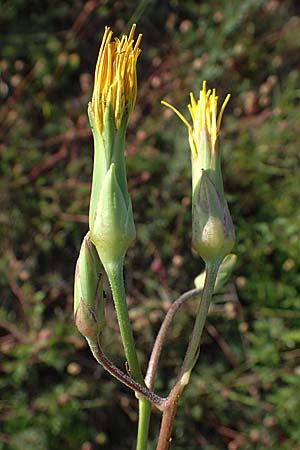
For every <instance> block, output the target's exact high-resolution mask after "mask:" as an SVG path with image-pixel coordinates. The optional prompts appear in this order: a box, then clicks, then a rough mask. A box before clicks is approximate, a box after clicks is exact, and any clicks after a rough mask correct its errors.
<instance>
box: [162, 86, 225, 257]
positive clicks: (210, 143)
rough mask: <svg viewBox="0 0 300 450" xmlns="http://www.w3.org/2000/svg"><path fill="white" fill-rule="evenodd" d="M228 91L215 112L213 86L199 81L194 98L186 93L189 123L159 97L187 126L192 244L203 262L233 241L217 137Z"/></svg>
mask: <svg viewBox="0 0 300 450" xmlns="http://www.w3.org/2000/svg"><path fill="white" fill-rule="evenodd" d="M229 98H230V95H229V94H228V95H227V96H226V98H225V100H224V102H223V104H222V106H221V108H220V110H219V112H218V96H217V94H216V90H215V89H213V90H211V89H208V90H207V88H206V81H203V85H202V89H201V90H200V92H199V99H198V100H196V99H195V97H194V95H193V93H191V94H190V104H189V105H188V109H189V112H190V115H191V118H192V125H191V124H190V123H189V122H188V121H187V119H186V118H185V117H184V116H183V115H182V114H181V112H180V111H178V109H177V108H175V107H174V106H172V105H170V104H169V103H167V102H165V101H163V102H162V103H163V104H164V105H166V106H168V107H169V108H171V109H172V110H173V111H174V112H175V113H176V114H177V115H178V116H179V117H180V119H181V120H182V121H183V123H184V124H185V125H186V126H187V128H188V132H189V144H190V148H191V163H192V197H193V198H192V205H193V226H192V234H193V237H192V245H193V248H194V249H195V250H196V252H197V253H198V254H199V255H200V256H201V257H202V258H203V259H204V261H205V262H214V261H218V262H221V261H222V259H223V258H224V256H225V255H226V254H228V253H229V252H230V250H231V249H232V246H233V244H234V228H233V224H232V220H231V217H230V213H229V210H228V206H227V202H226V200H225V196H224V188H223V179H222V171H221V153H220V149H218V148H217V138H218V134H219V131H220V126H221V121H222V117H223V113H224V110H225V107H226V105H227V103H228V101H229Z"/></svg>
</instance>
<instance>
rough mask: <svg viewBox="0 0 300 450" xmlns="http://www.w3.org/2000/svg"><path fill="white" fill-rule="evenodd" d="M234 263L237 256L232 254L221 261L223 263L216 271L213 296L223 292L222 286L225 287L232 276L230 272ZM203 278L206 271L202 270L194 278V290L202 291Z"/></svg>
mask: <svg viewBox="0 0 300 450" xmlns="http://www.w3.org/2000/svg"><path fill="white" fill-rule="evenodd" d="M236 261H237V256H236V255H234V254H233V253H231V254H229V255H227V256H225V258H224V259H223V261H222V263H221V265H220V268H219V271H218V275H217V279H216V283H215V287H214V294H218V293H220V292H221V291H222V290H223V288H224V286H225V285H226V283H227V282H228V280H229V278H230V277H231V274H232V271H233V269H234V266H235V264H236ZM205 277H206V271H205V270H204V271H203V272H201V273H200V275H198V276H197V277H196V278H195V280H194V283H195V287H196V289H200V290H202V289H203V288H204V283H205Z"/></svg>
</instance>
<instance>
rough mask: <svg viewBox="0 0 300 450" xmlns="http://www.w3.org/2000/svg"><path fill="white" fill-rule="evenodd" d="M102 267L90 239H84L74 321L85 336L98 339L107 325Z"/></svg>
mask: <svg viewBox="0 0 300 450" xmlns="http://www.w3.org/2000/svg"><path fill="white" fill-rule="evenodd" d="M102 271H103V269H102V266H101V262H100V259H99V256H98V254H97V250H96V248H95V247H94V245H93V243H92V242H91V239H90V233H89V232H88V233H87V235H86V236H85V237H84V239H83V242H82V245H81V249H80V253H79V257H78V260H77V263H76V269H75V280H74V319H75V324H76V326H77V328H78V330H79V331H80V333H81V334H83V336H85V337H87V338H89V339H92V338H97V336H98V334H99V332H100V331H101V329H102V328H103V326H104V324H105V314H104V300H103V278H102V277H103V274H102Z"/></svg>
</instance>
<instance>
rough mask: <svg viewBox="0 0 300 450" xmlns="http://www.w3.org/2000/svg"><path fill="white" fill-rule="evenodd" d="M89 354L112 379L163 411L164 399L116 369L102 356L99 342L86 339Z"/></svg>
mask: <svg viewBox="0 0 300 450" xmlns="http://www.w3.org/2000/svg"><path fill="white" fill-rule="evenodd" d="M86 340H87V342H88V344H89V347H90V349H91V352H92V353H93V356H94V358H95V359H96V361H98V363H99V364H101V366H102V367H103V368H104V369H105V370H106V371H107V372H108V373H110V374H111V375H112V376H113V377H114V378H116V379H117V380H118V381H120V382H121V383H122V384H124V385H125V386H127V387H129V388H130V389H132V390H133V391H135V392H138V393H139V394H140V395H142V396H144V397H145V398H146V399H148V400H149V401H150V402H151V403H153V404H155V405H156V406H157V408H158V409H161V410H162V409H163V407H164V404H165V401H166V399H165V398H162V397H160V396H158V395H156V394H155V393H154V392H152V391H151V390H149V389H148V388H146V387H144V386H142V385H141V384H140V383H138V382H137V381H135V380H133V378H131V377H130V376H129V375H126V374H125V373H124V372H123V371H122V370H120V369H119V368H118V367H116V366H115V365H114V364H113V363H112V362H111V361H110V360H109V359H108V358H107V356H106V355H105V354H104V352H103V350H102V348H101V345H100V342H99V340H96V339H95V340H91V339H88V338H86Z"/></svg>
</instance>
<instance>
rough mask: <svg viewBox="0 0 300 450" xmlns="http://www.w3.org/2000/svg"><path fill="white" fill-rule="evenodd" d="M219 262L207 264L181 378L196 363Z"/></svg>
mask: <svg viewBox="0 0 300 450" xmlns="http://www.w3.org/2000/svg"><path fill="white" fill-rule="evenodd" d="M219 267H220V264H219V263H207V264H206V277H205V284H204V288H203V292H202V297H201V302H200V305H199V308H198V312H197V317H196V321H195V325H194V328H193V333H192V337H191V339H190V342H189V346H188V349H187V352H186V355H185V358H184V361H183V364H182V367H181V370H180V374H179V378H183V379H184V378H185V376H186V374H187V373H188V374H189V373H190V372H191V370H192V369H193V367H194V365H195V363H196V356H197V353H198V350H199V346H200V339H201V336H202V332H203V328H204V325H205V321H206V317H207V313H208V309H209V305H210V302H211V299H212V296H213V293H214V286H215V282H216V278H217V274H218V270H219ZM188 377H189V375H188Z"/></svg>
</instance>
